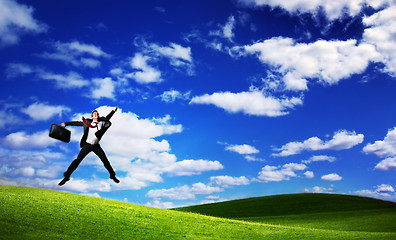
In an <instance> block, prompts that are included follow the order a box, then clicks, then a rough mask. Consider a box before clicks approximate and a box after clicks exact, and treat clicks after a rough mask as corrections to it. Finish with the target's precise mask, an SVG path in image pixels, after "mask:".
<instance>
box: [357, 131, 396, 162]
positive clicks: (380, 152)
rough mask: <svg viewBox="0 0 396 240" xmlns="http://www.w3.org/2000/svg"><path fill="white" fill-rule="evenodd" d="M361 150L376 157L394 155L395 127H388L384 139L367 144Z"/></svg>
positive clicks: (395, 142) (395, 153) (395, 147)
mask: <svg viewBox="0 0 396 240" xmlns="http://www.w3.org/2000/svg"><path fill="white" fill-rule="evenodd" d="M363 151H364V152H365V153H366V154H369V153H372V154H375V155H377V156H378V157H391V156H395V155H396V127H394V128H393V129H389V130H388V133H387V134H386V136H385V138H384V140H382V141H375V142H374V143H369V144H367V145H366V146H365V147H364V148H363Z"/></svg>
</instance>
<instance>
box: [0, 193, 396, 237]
mask: <svg viewBox="0 0 396 240" xmlns="http://www.w3.org/2000/svg"><path fill="white" fill-rule="evenodd" d="M307 196H308V195H307ZM274 197H275V196H274ZM324 198H325V199H326V197H324ZM247 200H249V199H247ZM250 200H251V199H250ZM289 200H293V198H292V199H289ZM241 201H242V200H241ZM374 201H377V200H374ZM222 204H225V203H222ZM231 204H235V202H234V201H233V202H232V203H231ZM256 204H259V203H256ZM318 204H319V203H318ZM351 204H352V203H351ZM378 204H379V205H380V206H383V207H380V208H378V207H372V208H371V207H368V209H367V210H363V211H373V212H377V211H381V209H387V210H388V211H389V212H392V214H390V216H394V215H395V206H394V205H395V204H393V203H387V202H382V201H380V203H378ZM382 204H385V205H387V207H384V205H382ZM248 205H250V206H249V207H252V206H253V205H254V204H253V203H252V204H248ZM286 205H287V203H282V204H281V205H279V206H281V207H284V206H286ZM319 205H320V204H319ZM352 205H354V204H352ZM357 205H361V204H357ZM368 205H370V204H368ZM368 205H367V206H368ZM374 205H375V204H374ZM208 206H209V205H206V207H208ZM219 206H220V205H219ZM235 206H236V205H235ZM273 206H274V208H278V206H277V205H273ZM361 206H362V207H364V206H363V205H361ZM370 206H373V205H370ZM199 207H200V208H201V209H203V208H202V207H203V206H199ZM204 207H205V206H204ZM239 207H241V205H239ZM218 209H221V207H219V208H218ZM257 209H259V207H257ZM364 209H366V208H364ZM178 210H181V209H178ZM183 210H187V209H186V208H185V209H183ZM234 210H235V211H234V213H235V214H236V213H237V212H241V211H245V210H244V209H240V210H239V211H238V210H237V209H234ZM342 210H343V211H339V212H345V211H344V210H345V209H342ZM222 211H223V210H222ZM356 211H357V210H356ZM215 212H216V211H215ZM219 212H220V210H219ZM223 212H227V211H223ZM247 212H248V211H247ZM317 213H318V212H317V211H315V210H312V211H310V212H308V213H307V212H304V211H302V212H300V213H299V212H298V211H295V212H293V214H294V215H290V216H298V215H301V214H302V215H304V214H317ZM319 213H320V211H319ZM321 213H324V212H321ZM327 213H331V212H327ZM333 213H335V214H336V213H337V211H335V212H334V211H333ZM277 214H278V215H274V214H272V215H271V214H269V215H265V216H264V217H274V216H277V217H279V216H286V214H285V212H283V213H282V210H281V209H280V210H278V212H277ZM248 215H249V216H248ZM248 215H245V216H244V214H241V213H239V214H238V215H237V216H236V218H240V219H244V218H254V219H253V221H255V222H253V221H251V219H247V220H248V221H241V220H235V219H227V218H218V217H212V216H204V215H200V214H196V213H190V212H183V211H175V210H164V209H155V208H149V207H144V206H139V205H133V204H128V203H123V202H118V201H112V200H107V199H101V198H94V197H88V196H82V195H77V194H71V193H64V192H57V191H49V190H43V189H34V188H25V187H11V186H0V239H396V231H395V230H394V229H393V230H392V226H393V228H394V225H395V224H394V222H395V221H394V220H395V219H394V217H393V221H390V222H387V226H391V227H388V228H387V229H388V230H387V231H365V230H359V231H344V230H337V229H335V230H334V229H333V230H331V229H330V230H329V229H317V228H312V227H302V226H287V225H288V224H283V222H282V221H280V220H281V219H280V218H278V219H277V221H280V222H279V223H276V224H265V223H262V222H261V221H262V219H259V218H261V217H263V216H262V215H258V214H253V211H250V214H248ZM233 218H235V216H234V217H233ZM359 218H360V217H359ZM284 221H285V222H286V223H287V221H288V218H287V217H285V219H284ZM362 224H367V222H365V221H362Z"/></svg>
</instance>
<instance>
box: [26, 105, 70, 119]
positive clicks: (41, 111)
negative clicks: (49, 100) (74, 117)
mask: <svg viewBox="0 0 396 240" xmlns="http://www.w3.org/2000/svg"><path fill="white" fill-rule="evenodd" d="M21 112H23V113H25V114H27V115H29V116H30V117H31V118H32V119H33V120H36V121H45V120H48V119H50V118H52V117H53V116H56V115H58V116H59V117H61V116H62V114H63V113H65V112H70V108H68V107H66V106H53V105H47V104H44V103H39V102H35V103H33V104H31V105H30V106H29V107H27V108H23V109H22V110H21Z"/></svg>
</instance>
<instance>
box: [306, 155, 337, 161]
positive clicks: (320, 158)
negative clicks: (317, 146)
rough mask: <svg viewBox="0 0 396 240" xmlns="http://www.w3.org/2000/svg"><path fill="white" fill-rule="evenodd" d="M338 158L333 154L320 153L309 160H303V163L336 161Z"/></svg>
mask: <svg viewBox="0 0 396 240" xmlns="http://www.w3.org/2000/svg"><path fill="white" fill-rule="evenodd" d="M335 160H336V158H335V157H332V156H326V155H318V156H312V157H311V158H309V159H308V160H304V161H302V162H303V163H312V162H323V161H327V162H334V161H335Z"/></svg>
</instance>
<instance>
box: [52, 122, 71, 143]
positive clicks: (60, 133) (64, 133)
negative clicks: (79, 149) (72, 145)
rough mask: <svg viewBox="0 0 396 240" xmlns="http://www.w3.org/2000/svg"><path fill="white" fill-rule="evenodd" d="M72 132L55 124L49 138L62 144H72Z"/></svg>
mask: <svg viewBox="0 0 396 240" xmlns="http://www.w3.org/2000/svg"><path fill="white" fill-rule="evenodd" d="M70 135H71V134H70V131H69V130H67V129H66V128H64V127H61V126H59V125H57V124H55V123H53V124H52V125H51V129H50V132H49V136H50V137H52V138H55V139H57V140H59V141H62V142H66V143H68V142H70Z"/></svg>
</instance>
